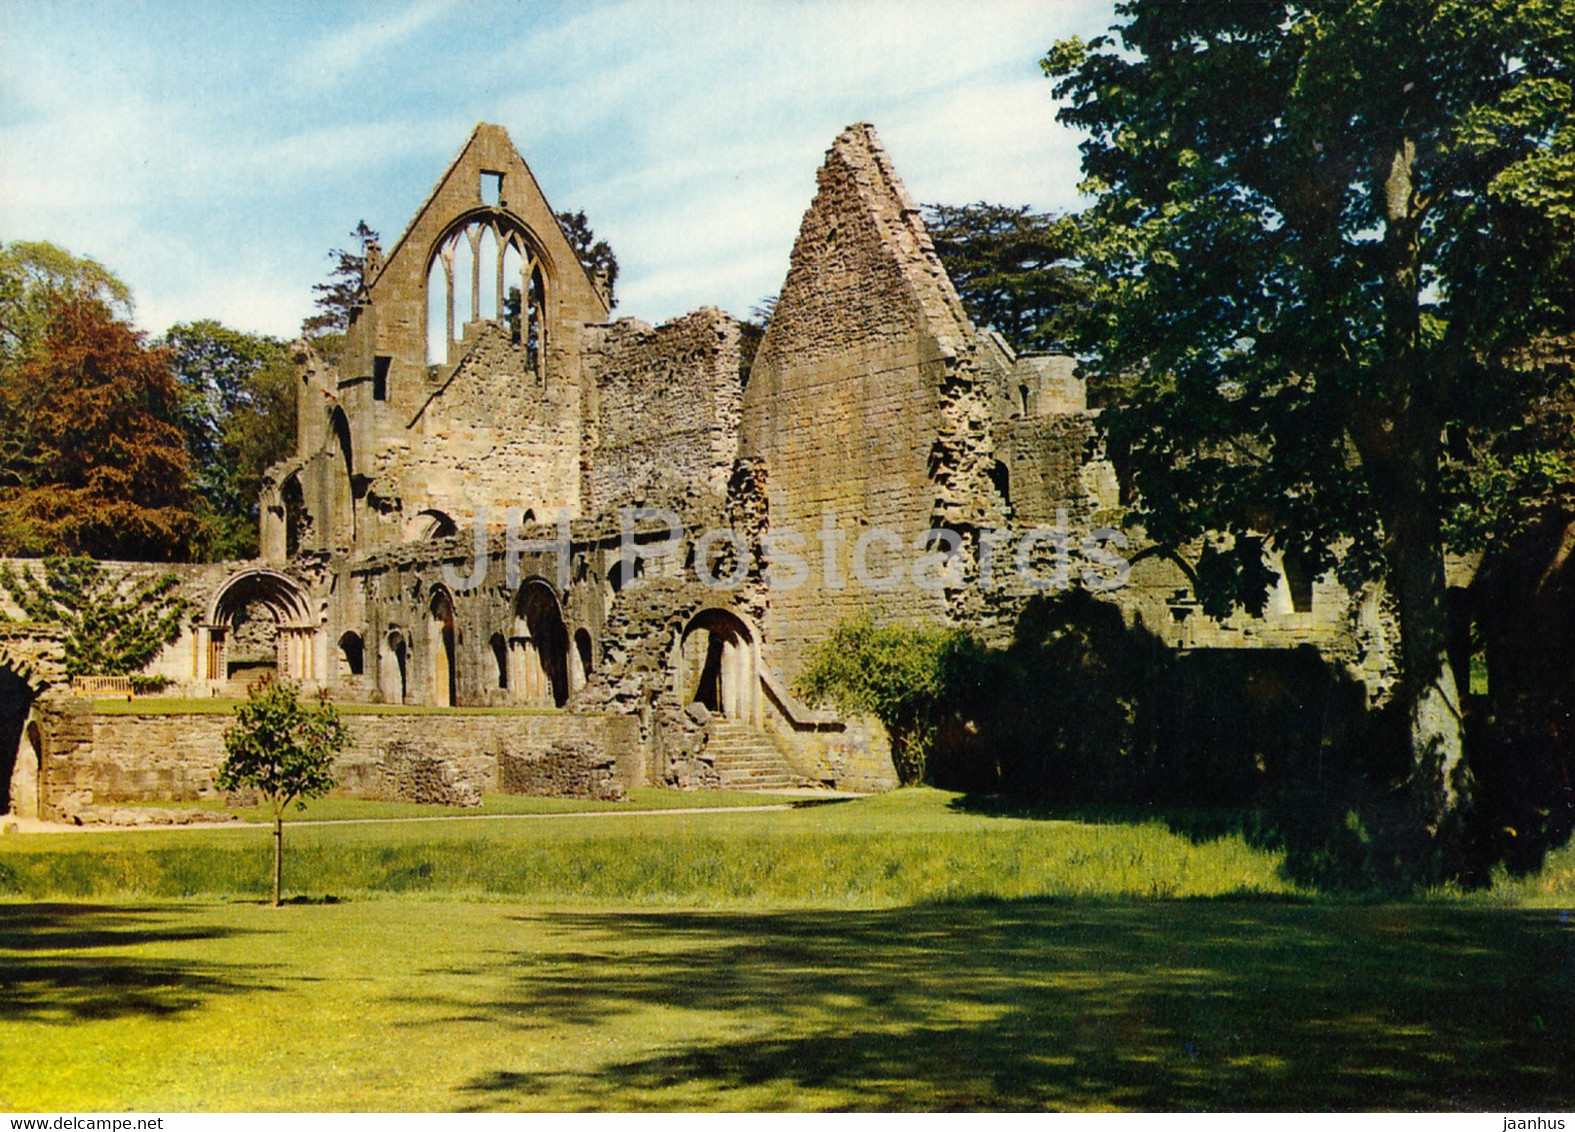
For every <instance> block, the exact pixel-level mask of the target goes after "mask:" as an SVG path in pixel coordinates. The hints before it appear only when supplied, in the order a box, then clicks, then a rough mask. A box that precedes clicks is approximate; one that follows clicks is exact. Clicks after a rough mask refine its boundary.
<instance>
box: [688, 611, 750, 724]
mask: <svg viewBox="0 0 1575 1132" xmlns="http://www.w3.org/2000/svg"><path fill="white" fill-rule="evenodd" d="M759 642H760V637H759V634H758V633H757V632H756V631H755V629H754V627H753V626H751V625H750V624H749V623H748V622H746V621H745V620H744V618H742V617H741V616H739V615H738V614H737V613H734V612H733V611H732V610H728V609H721V608H706V609H702V610H700V611H698V612H697V613H695V615H694V616H693V617H691V618H690V619H689V621H688V622H687V623H686V624H685V625H684V628H683V631H682V632H681V633H679V635H678V647H677V648H676V650H675V654H676V666H675V667H676V671H675V673H674V679H675V684H676V691H677V692H678V696H679V698H680V699H681V700H682V701H683V702H684V703H698V704H703V705H704V706H705V707H706V708H707V709H709V710H710V711H711V712H713V713H715V714H717V715H721V716H723V717H725V718H727V719H734V720H737V721H738V722H740V723H746V724H749V725H750V726H752V727H759V726H760V724H761V717H762V705H761V698H760V643H759Z"/></svg>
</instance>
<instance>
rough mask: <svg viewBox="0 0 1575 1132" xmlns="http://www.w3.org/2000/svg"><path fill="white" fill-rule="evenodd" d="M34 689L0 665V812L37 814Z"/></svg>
mask: <svg viewBox="0 0 1575 1132" xmlns="http://www.w3.org/2000/svg"><path fill="white" fill-rule="evenodd" d="M36 695H37V693H36V690H35V689H34V688H33V686H32V685H31V684H29V683H28V682H27V681H26V680H24V679H22V677H21V676H19V675H17V674H16V673H15V672H13V671H11V669H9V668H3V667H0V814H16V815H17V816H19V817H29V818H32V817H37V816H38V793H39V789H38V781H39V768H40V763H41V761H42V756H43V749H44V741H43V736H42V734H41V733H40V731H39V727H38V724H37V723H36V722H35V721H33V720H32V718H31V714H32V709H33V700H34V699H35V698H36Z"/></svg>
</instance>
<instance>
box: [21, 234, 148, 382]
mask: <svg viewBox="0 0 1575 1132" xmlns="http://www.w3.org/2000/svg"><path fill="white" fill-rule="evenodd" d="M73 298H75V299H91V300H95V301H97V302H100V303H102V304H104V306H105V307H107V308H109V310H110V311H111V312H112V313H113V314H114V315H115V317H117V318H129V317H130V316H131V290H130V288H128V287H127V286H126V285H125V284H124V283H123V282H121V281H120V279H119V278H118V277H117V276H116V275H115V274H114V272H112V271H110V270H109V269H108V268H107V267H105V266H104V265H103V264H101V263H99V262H98V261H97V260H93V259H87V258H85V257H81V256H74V255H72V254H71V253H70V252H68V251H66V250H65V249H64V248H60V247H56V246H55V245H54V244H51V243H47V242H45V241H42V240H36V241H27V240H16V241H13V242H12V243H10V244H6V245H5V246H3V247H0V368H4V367H6V366H10V365H12V364H14V363H16V362H19V361H21V360H22V359H24V358H26V357H28V356H29V355H31V354H32V353H33V352H34V351H35V350H36V349H37V348H38V346H39V345H40V343H42V342H43V339H44V334H45V332H46V330H47V328H48V326H49V323H50V321H51V318H52V314H51V306H52V303H54V302H55V301H57V300H60V299H73Z"/></svg>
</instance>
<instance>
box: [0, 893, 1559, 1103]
mask: <svg viewBox="0 0 1575 1132" xmlns="http://www.w3.org/2000/svg"><path fill="white" fill-rule="evenodd" d="M7 911H8V912H10V913H11V914H10V915H8V916H7V917H6V919H5V922H4V926H3V927H0V949H3V950H0V955H3V958H4V963H5V970H6V974H5V979H6V982H7V988H6V994H5V996H4V997H3V999H0V1108H6V1109H9V1110H13V1111H15V1110H23V1111H27V1110H44V1111H61V1110H64V1111H83V1110H88V1111H92V1110H106V1109H107V1110H120V1109H139V1110H144V1111H146V1110H170V1109H173V1110H193V1109H195V1110H201V1111H211V1110H215V1109H254V1108H255V1109H357V1110H365V1109H439V1110H454V1109H459V1110H464V1109H481V1110H492V1109H604V1108H612V1109H645V1108H662V1109H674V1108H697V1109H706V1108H793V1109H800V1108H808V1109H827V1108H838V1109H840V1108H926V1109H928V1108H1030V1107H1032V1108H1037V1107H1051V1108H1071V1109H1084V1108H1141V1109H1155V1108H1159V1109H1210V1108H1227V1109H1271V1110H1280V1109H1312V1110H1319V1109H1325V1108H1335V1109H1344V1108H1369V1107H1374V1108H1421V1109H1440V1108H1442V1109H1449V1108H1467V1109H1485V1110H1510V1111H1514V1110H1521V1111H1525V1110H1532V1111H1538V1110H1541V1111H1547V1110H1568V1109H1569V1108H1571V1107H1572V1106H1575V1071H1572V1070H1575V1033H1572V1024H1575V1023H1572V1017H1575V1009H1572V1008H1575V988H1572V985H1571V984H1572V980H1575V925H1572V924H1571V923H1570V922H1569V920H1568V917H1567V916H1566V917H1564V918H1563V919H1562V920H1561V919H1560V917H1559V914H1558V913H1555V912H1534V913H1527V912H1514V911H1496V910H1485V909H1470V908H1439V907H1427V906H1423V907H1417V906H1408V907H1392V906H1363V907H1341V906H1333V905H1305V906H1287V905H1276V904H1263V903H1255V904H1247V905H1243V904H1238V903H1218V902H1201V903H1199V902H1171V903H1157V904H1120V903H1118V904H1108V903H1097V902H1096V903H1077V902H1057V901H1042V900H1018V901H1006V902H962V903H955V904H944V903H943V904H930V905H923V906H919V907H911V908H900V909H888V910H881V911H859V910H848V909H843V910H826V909H823V910H816V911H807V912H806V911H798V912H737V911H735V912H710V911H700V910H669V911H652V910H634V909H629V908H615V909H606V908H593V907H576V908H563V907H540V906H520V905H503V904H490V905H489V904H464V903H433V902H406V901H370V902H356V903H347V904H338V905H327V906H324V905H313V906H297V907H286V908H284V909H280V910H277V911H276V910H273V909H269V908H264V907H259V906H257V905H249V904H222V903H219V904H126V905H107V906H106V905H80V904H77V905H67V904H37V905H31V906H21V907H16V908H11V909H7Z"/></svg>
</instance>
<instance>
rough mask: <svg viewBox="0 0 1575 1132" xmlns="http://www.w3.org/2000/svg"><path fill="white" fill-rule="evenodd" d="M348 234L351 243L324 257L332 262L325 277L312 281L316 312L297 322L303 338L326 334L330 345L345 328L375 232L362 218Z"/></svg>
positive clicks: (357, 300)
mask: <svg viewBox="0 0 1575 1132" xmlns="http://www.w3.org/2000/svg"><path fill="white" fill-rule="evenodd" d="M350 238H351V239H352V240H354V241H355V246H354V247H353V248H334V249H333V250H332V251H330V252H329V253H328V258H329V259H330V260H331V261H332V262H333V265H334V266H333V268H332V269H331V270H330V271H329V272H328V278H327V279H326V280H324V281H323V282H321V283H314V284H313V285H312V290H313V292H315V293H316V295H317V299H316V302H317V313H316V314H314V315H311V316H309V317H308V318H307V319H306V321H304V322H302V323H301V334H302V335H303V336H305V337H307V338H312V339H324V338H326V339H329V344H330V345H332V344H333V339H334V338H335V336H336V335H342V334H343V333H344V332H345V331H346V330H348V329H349V327H350V315H351V313H352V312H353V311H354V310H355V308H356V307H357V306H359V305H360V303H361V298H362V291H363V288H364V285H365V284H364V278H365V274H364V273H365V270H366V257H367V253H368V251H369V250H370V249H371V247H372V245H374V244H376V243H377V240H378V236H377V233H376V232H375V231H373V230H372V229H371V228H369V227H368V226H367V223H366V221H365V220H358V221H356V226H355V228H354V229H352V230H351V232H350Z"/></svg>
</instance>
